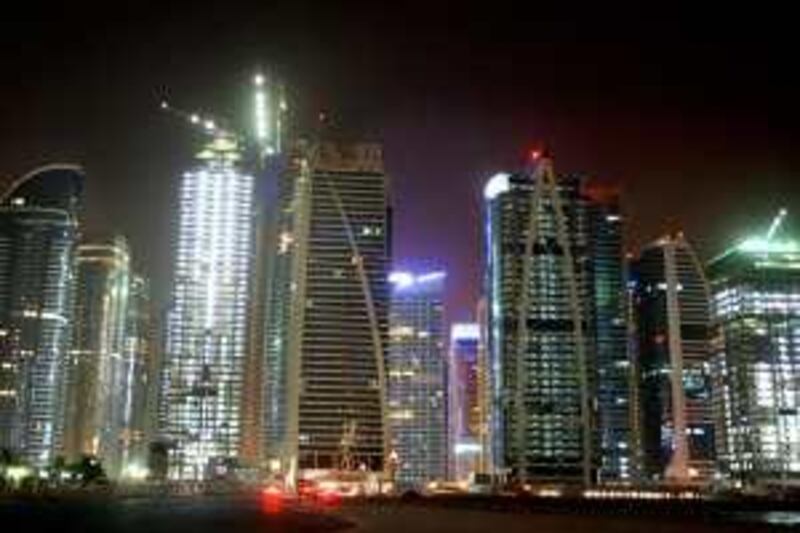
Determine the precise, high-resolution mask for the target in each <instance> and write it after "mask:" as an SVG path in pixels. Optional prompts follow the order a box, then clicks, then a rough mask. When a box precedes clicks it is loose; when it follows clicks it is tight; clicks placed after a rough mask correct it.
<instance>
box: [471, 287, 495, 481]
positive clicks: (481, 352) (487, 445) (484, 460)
mask: <svg viewBox="0 0 800 533" xmlns="http://www.w3.org/2000/svg"><path fill="white" fill-rule="evenodd" d="M475 316H476V318H477V323H476V325H477V326H478V334H479V336H480V337H479V342H478V413H479V415H478V422H479V425H480V427H479V435H478V438H479V444H480V447H481V456H480V464H479V465H478V471H479V472H480V473H482V474H490V473H492V472H494V458H493V456H492V433H491V428H492V416H493V413H492V388H491V385H492V381H491V379H490V378H491V375H492V374H491V366H490V365H491V360H490V358H489V355H490V354H489V340H488V339H489V329H488V324H489V305H488V300H487V299H486V297H485V296H482V297H481V298H480V299H479V300H478V305H477V308H476V310H475Z"/></svg>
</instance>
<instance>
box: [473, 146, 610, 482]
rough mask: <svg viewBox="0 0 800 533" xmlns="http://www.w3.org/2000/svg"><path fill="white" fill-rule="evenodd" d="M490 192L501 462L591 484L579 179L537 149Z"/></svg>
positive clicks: (533, 476) (543, 478)
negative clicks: (527, 165)
mask: <svg viewBox="0 0 800 533" xmlns="http://www.w3.org/2000/svg"><path fill="white" fill-rule="evenodd" d="M534 156H535V157H534V159H533V161H532V167H531V169H529V171H525V172H519V173H516V174H498V175H496V176H494V177H493V178H491V179H490V180H489V182H488V183H487V184H486V187H485V189H484V198H485V201H486V230H485V237H486V250H485V258H486V261H487V269H486V287H485V291H486V295H487V298H488V310H489V316H488V342H489V354H490V368H491V372H490V374H491V376H490V379H491V382H492V387H491V389H492V411H493V416H492V428H491V433H492V447H493V450H492V455H493V458H494V461H495V465H494V466H495V468H496V469H501V470H507V471H510V472H512V473H513V474H514V475H515V476H516V478H517V479H518V480H519V481H526V480H530V481H535V482H541V483H559V484H561V483H567V484H571V483H578V484H584V485H589V484H591V483H592V482H593V479H594V477H595V471H596V460H595V456H596V452H595V448H596V444H595V441H596V437H595V431H594V426H593V413H592V403H593V401H592V394H593V393H592V379H591V377H592V372H593V366H592V365H593V361H592V357H591V350H592V349H593V345H592V339H591V331H590V328H592V308H591V302H592V299H591V298H592V279H591V275H590V271H589V262H588V255H589V248H588V247H589V243H588V232H589V227H588V224H587V215H586V212H585V208H584V207H585V205H584V204H585V199H584V198H583V197H582V195H581V191H580V185H581V180H580V179H579V178H576V177H571V176H559V177H556V175H555V174H554V172H553V168H552V163H551V161H550V160H549V159H548V158H546V157H540V155H539V154H538V153H537V154H534Z"/></svg>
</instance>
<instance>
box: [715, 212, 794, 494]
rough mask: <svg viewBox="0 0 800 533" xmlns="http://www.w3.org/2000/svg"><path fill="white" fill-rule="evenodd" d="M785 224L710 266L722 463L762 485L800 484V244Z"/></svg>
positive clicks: (733, 475) (728, 472) (739, 477)
mask: <svg viewBox="0 0 800 533" xmlns="http://www.w3.org/2000/svg"><path fill="white" fill-rule="evenodd" d="M783 214H784V213H782V214H781V215H779V217H780V218H782V217H783ZM779 224H780V221H779V220H776V223H775V225H774V226H773V229H771V230H770V231H769V232H768V233H767V234H766V236H760V235H759V236H753V237H750V238H748V239H746V240H744V241H742V242H740V243H739V244H737V245H736V246H734V247H732V248H731V249H729V250H728V251H726V252H725V253H723V254H722V255H720V256H719V257H717V258H715V259H713V260H712V261H711V262H710V263H709V266H708V275H709V278H710V281H711V290H712V294H713V296H712V302H713V306H712V309H713V314H712V323H713V327H714V331H715V335H714V363H713V367H714V381H715V387H714V390H715V404H716V407H717V415H718V420H719V425H718V436H717V446H718V452H719V465H720V469H721V473H722V474H723V475H724V476H726V477H727V478H729V479H730V480H731V481H733V482H739V483H742V484H744V485H747V486H750V487H754V486H758V487H761V488H783V487H785V486H787V485H788V484H791V485H793V486H797V483H798V482H800V243H798V241H796V240H793V239H790V238H775V237H774V236H773V233H774V232H775V229H777V226H778V225H779Z"/></svg>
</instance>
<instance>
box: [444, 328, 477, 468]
mask: <svg viewBox="0 0 800 533" xmlns="http://www.w3.org/2000/svg"><path fill="white" fill-rule="evenodd" d="M480 350H481V336H480V327H479V326H478V324H475V323H472V322H457V323H454V324H452V325H451V326H450V357H449V359H450V416H449V418H450V435H451V454H452V465H453V472H452V476H451V477H453V478H455V479H457V480H466V479H468V478H469V476H470V474H472V473H474V472H480V471H481V464H482V461H483V457H482V456H483V453H484V451H483V447H482V442H481V431H482V427H481V424H482V421H481V403H480V402H481V385H482V379H481V375H480V372H481V368H480V360H479V359H480Z"/></svg>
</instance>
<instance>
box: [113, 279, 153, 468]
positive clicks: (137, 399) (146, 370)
mask: <svg viewBox="0 0 800 533" xmlns="http://www.w3.org/2000/svg"><path fill="white" fill-rule="evenodd" d="M151 305H152V303H151V295H150V283H149V282H148V280H147V278H145V277H143V276H141V275H138V274H133V275H131V278H130V289H129V293H128V315H127V317H126V328H125V360H126V363H127V364H128V365H129V376H130V377H129V380H128V382H129V384H128V399H127V400H126V409H127V410H126V413H125V420H126V428H127V429H126V443H125V444H126V446H125V457H124V458H123V461H122V464H123V467H124V468H127V474H128V475H133V476H136V475H137V473H138V472H140V471H141V469H142V468H143V467H144V466H145V465H146V464H147V459H148V450H149V446H150V443H151V442H152V441H153V440H154V439H155V431H156V398H157V387H158V361H157V359H156V356H157V352H156V350H155V348H154V345H155V343H154V338H153V336H154V330H153V320H152V308H151ZM125 473H126V471H123V474H125Z"/></svg>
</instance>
